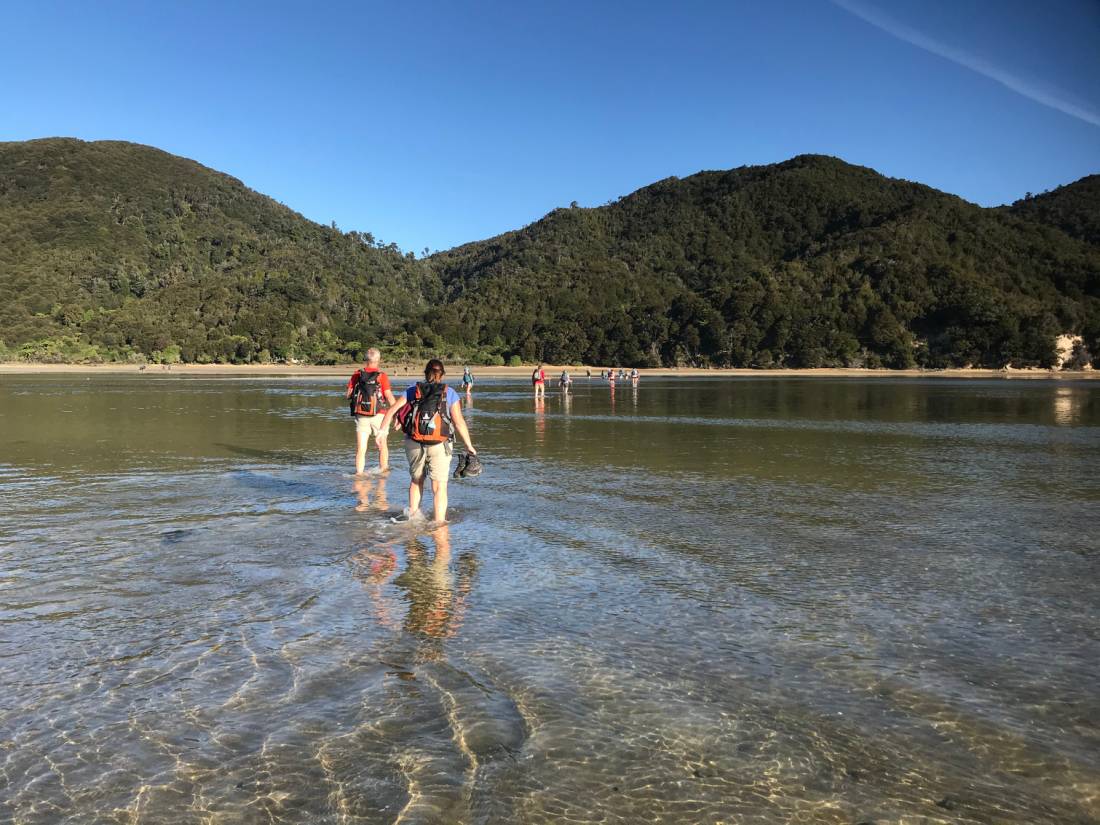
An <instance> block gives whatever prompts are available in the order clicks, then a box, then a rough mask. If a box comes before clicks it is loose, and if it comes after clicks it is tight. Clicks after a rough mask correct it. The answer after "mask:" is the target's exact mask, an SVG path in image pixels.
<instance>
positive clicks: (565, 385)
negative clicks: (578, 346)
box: [558, 370, 573, 392]
mask: <svg viewBox="0 0 1100 825" xmlns="http://www.w3.org/2000/svg"><path fill="white" fill-rule="evenodd" d="M572 386H573V379H572V377H571V376H570V375H569V370H562V371H561V376H559V378H558V388H559V389H560V390H561V391H562V392H569V390H570V388H571V387H572Z"/></svg>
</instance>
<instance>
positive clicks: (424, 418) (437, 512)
mask: <svg viewBox="0 0 1100 825" xmlns="http://www.w3.org/2000/svg"><path fill="white" fill-rule="evenodd" d="M444 375H446V371H445V370H444V369H443V362H442V361H440V360H439V359H438V358H433V359H432V360H431V361H429V362H428V363H427V365H426V366H425V367H424V380H423V381H418V382H417V383H416V384H414V385H413V386H411V387H409V388H408V389H407V390H405V392H404V394H403V395H402V397H401V399H400V400H399V401H398V402H397V403H396V404H395V405H394V406H392V407H390V408H389V409H388V410H386V418H385V420H384V421H383V422H382V427H383V430H385V428H387V427H389V426H390V422H391V421H393V420H394V418H396V419H397V420H398V421H399V422H400V424H401V428H402V429H403V430H404V431H405V456H406V458H408V459H409V506H408V507H406V508H405V512H404V513H402V514H401V515H400V516H397V517H396V518H395V519H394V521H398V522H402V521H415V520H419V519H423V515H421V513H420V500H421V499H422V498H423V497H424V480H425V478H427V477H431V480H432V520H433V521H435V522H436V523H443V522H445V521H446V520H447V478H448V476H449V475H450V472H451V455H452V452H453V442H454V437H455V435H456V434H457V435H458V437H459V438H461V439H462V443H463V444H464V445H465V446H466V456H465V458H464V460H463V463H462V466H461V467H459V469H458V472H457V473H456V475H458V476H462V477H464V476H466V475H471V476H475V475H479V474H480V473H481V463H480V462H479V461H478V458H477V450H475V449H474V442H473V441H472V440H471V439H470V430H469V428H467V426H466V419H465V418H463V417H462V404H461V403H460V402H459V399H458V393H457V392H455V391H454V390H453V389H451V388H450V387H448V386H447V385H446V384H444V383H443V376H444Z"/></svg>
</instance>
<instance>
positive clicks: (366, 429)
mask: <svg viewBox="0 0 1100 825" xmlns="http://www.w3.org/2000/svg"><path fill="white" fill-rule="evenodd" d="M385 417H386V416H385V415H357V416H355V432H356V433H366V434H367V436H368V437H369V436H372V435H373V436H374V437H375V438H379V437H382V438H385V436H386V434H385V433H384V432H382V419H383V418H385Z"/></svg>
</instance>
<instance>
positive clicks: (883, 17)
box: [832, 0, 1100, 126]
mask: <svg viewBox="0 0 1100 825" xmlns="http://www.w3.org/2000/svg"><path fill="white" fill-rule="evenodd" d="M832 2H833V3H834V4H835V5H837V6H839V7H840V8H842V9H844V10H845V11H847V12H849V13H850V14H854V15H855V16H856V17H858V18H860V19H861V20H864V21H866V22H867V23H870V24H871V25H872V26H874V27H875V28H877V29H881V30H882V31H884V32H886V33H887V34H889V35H892V36H894V37H896V38H898V39H899V40H904V41H905V42H906V43H911V44H912V45H914V46H916V47H917V48H920V49H924V50H925V51H926V52H931V53H932V54H934V55H938V56H939V57H942V58H945V59H946V60H950V61H951V62H952V63H957V64H959V65H960V66H964V67H965V68H967V69H970V70H971V71H973V72H977V73H978V74H980V75H982V76H984V77H988V78H989V79H990V80H995V81H996V82H997V83H1000V84H1001V85H1002V86H1004V87H1005V88H1007V89H1011V90H1012V91H1014V92H1016V93H1017V94H1019V95H1023V96H1024V97H1026V98H1028V99H1029V100H1034V101H1035V102H1036V103H1041V104H1042V105H1043V106H1049V107H1050V108H1051V109H1056V110H1057V111H1059V112H1062V113H1063V114H1067V115H1070V116H1071V117H1075V118H1077V119H1078V120H1083V121H1085V123H1091V124H1092V125H1093V126H1100V112H1098V111H1097V110H1096V109H1094V108H1092V107H1090V106H1089V105H1088V104H1086V103H1082V102H1080V101H1075V100H1072V99H1070V96H1069V95H1067V94H1066V93H1065V92H1063V91H1061V90H1060V89H1055V88H1053V87H1050V86H1047V85H1044V84H1043V83H1040V82H1038V81H1036V80H1031V79H1029V78H1025V77H1020V76H1019V75H1016V74H1013V73H1012V72H1011V71H1009V70H1008V69H1005V68H1003V67H1001V66H997V65H995V64H993V63H990V62H989V61H988V60H986V59H985V58H983V57H979V56H978V55H976V54H971V53H970V52H967V51H965V50H963V49H959V48H956V47H955V46H949V45H947V44H946V43H940V42H939V41H938V40H935V39H933V38H931V37H929V36H928V35H926V34H924V33H923V32H920V31H917V30H916V29H914V28H913V27H912V26H907V25H906V24H904V23H902V22H900V21H898V20H895V19H894V18H892V17H890V16H889V15H887V14H884V13H883V12H882V11H880V10H879V9H876V8H874V7H873V6H870V5H867V4H864V3H860V2H857V0H832Z"/></svg>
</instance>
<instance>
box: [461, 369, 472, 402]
mask: <svg viewBox="0 0 1100 825" xmlns="http://www.w3.org/2000/svg"><path fill="white" fill-rule="evenodd" d="M462 389H463V391H464V392H465V393H466V394H467V395H469V394H470V393H471V392H473V389H474V374H473V373H472V372H470V368H469V367H463V368H462Z"/></svg>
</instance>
